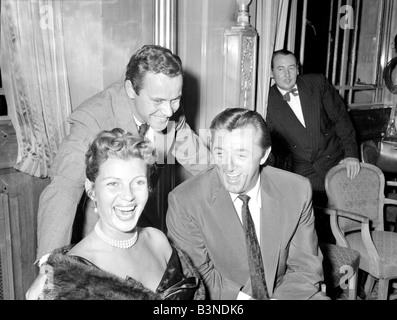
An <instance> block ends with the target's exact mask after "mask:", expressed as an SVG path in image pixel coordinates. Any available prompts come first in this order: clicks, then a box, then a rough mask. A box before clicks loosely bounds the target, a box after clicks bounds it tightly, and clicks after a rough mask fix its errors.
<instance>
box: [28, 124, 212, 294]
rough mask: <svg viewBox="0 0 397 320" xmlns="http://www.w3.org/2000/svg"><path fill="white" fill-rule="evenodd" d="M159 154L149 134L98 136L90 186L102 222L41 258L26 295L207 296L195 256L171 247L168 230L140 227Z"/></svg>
mask: <svg viewBox="0 0 397 320" xmlns="http://www.w3.org/2000/svg"><path fill="white" fill-rule="evenodd" d="M155 160H156V151H155V149H154V147H153V146H152V145H151V143H150V142H149V141H148V140H143V139H142V138H140V137H139V136H136V135H133V134H130V133H127V132H125V131H123V130H122V129H118V128H116V129H113V130H111V131H102V132H100V133H99V134H98V135H97V136H96V137H95V139H94V140H93V142H92V143H91V144H90V146H89V149H88V151H87V153H86V156H85V163H86V176H87V179H86V182H85V189H86V192H87V195H88V196H89V197H90V199H91V200H92V201H93V203H94V204H95V212H96V213H97V214H98V215H99V221H98V222H97V224H96V225H95V228H94V230H93V231H92V232H91V233H89V234H88V235H87V236H86V237H85V238H84V239H82V240H81V241H80V242H79V243H77V244H76V245H75V246H66V247H63V248H60V249H56V250H55V251H53V252H52V253H51V254H50V255H46V256H45V258H44V259H41V261H40V263H41V268H43V269H44V271H45V272H43V274H42V275H39V277H38V279H36V281H35V283H34V284H33V285H32V287H31V289H29V291H28V293H27V295H26V297H27V299H37V298H39V299H73V300H76V299H77V300H86V299H95V300H135V299H156V300H160V299H167V300H180V299H204V298H205V292H204V287H203V284H202V282H201V280H200V276H199V275H198V273H197V272H196V270H195V269H194V267H193V266H192V264H191V263H190V260H189V259H188V257H187V256H186V255H185V254H184V253H183V252H182V251H181V250H180V249H178V248H176V247H173V246H171V245H170V243H169V242H168V239H167V237H166V236H165V234H164V233H163V232H162V231H160V230H158V229H156V228H152V227H147V228H140V227H138V226H137V223H138V220H139V217H140V216H141V213H142V211H143V209H144V207H145V205H146V202H147V200H148V196H149V190H150V186H149V181H150V179H149V177H150V169H151V166H152V165H153V164H154V162H155ZM45 275H46V276H45ZM44 277H46V283H44V280H43V278H44Z"/></svg>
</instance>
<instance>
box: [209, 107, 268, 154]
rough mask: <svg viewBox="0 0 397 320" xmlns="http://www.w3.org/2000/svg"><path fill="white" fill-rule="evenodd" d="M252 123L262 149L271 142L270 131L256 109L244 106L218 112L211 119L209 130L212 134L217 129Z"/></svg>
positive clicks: (232, 128)
mask: <svg viewBox="0 0 397 320" xmlns="http://www.w3.org/2000/svg"><path fill="white" fill-rule="evenodd" d="M249 125H252V126H253V127H254V128H255V129H256V131H257V133H258V141H259V145H260V146H261V148H262V149H263V150H266V149H267V148H269V147H270V146H271V144H272V142H271V138H270V132H269V129H268V127H267V124H266V122H265V120H264V119H263V117H262V116H261V115H260V114H259V113H258V112H256V111H252V110H248V109H244V108H229V109H226V110H224V111H222V112H221V113H219V114H218V115H217V116H215V118H214V119H213V120H212V122H211V125H210V130H211V134H212V136H214V134H215V132H216V131H218V130H222V129H224V130H228V131H232V130H234V129H240V128H245V127H247V126H249Z"/></svg>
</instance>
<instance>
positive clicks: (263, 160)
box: [260, 147, 272, 165]
mask: <svg viewBox="0 0 397 320" xmlns="http://www.w3.org/2000/svg"><path fill="white" fill-rule="evenodd" d="M270 151H272V147H269V148H267V149H266V150H265V153H264V154H263V157H262V158H261V162H260V164H261V165H262V164H264V163H265V162H266V160H267V158H269V155H270Z"/></svg>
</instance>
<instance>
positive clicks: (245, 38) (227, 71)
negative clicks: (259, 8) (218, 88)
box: [223, 0, 258, 110]
mask: <svg viewBox="0 0 397 320" xmlns="http://www.w3.org/2000/svg"><path fill="white" fill-rule="evenodd" d="M236 2H237V4H238V6H239V11H238V14H237V21H236V25H235V26H233V27H231V28H228V29H226V30H225V32H224V58H225V59H224V61H225V63H224V73H223V74H224V82H223V83H224V86H223V102H224V105H223V107H224V109H226V108H236V107H241V108H246V109H250V110H255V86H256V68H257V42H258V34H257V32H256V30H255V29H254V28H253V27H252V26H251V24H250V21H249V20H250V19H249V18H250V15H249V4H250V3H251V0H236Z"/></svg>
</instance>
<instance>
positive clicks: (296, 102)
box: [277, 86, 306, 128]
mask: <svg viewBox="0 0 397 320" xmlns="http://www.w3.org/2000/svg"><path fill="white" fill-rule="evenodd" d="M277 88H278V90H279V91H280V92H281V94H282V95H285V94H286V93H287V92H288V91H285V90H283V89H281V88H279V87H277ZM294 88H296V90H298V88H297V87H296V86H295V87H294ZM297 92H298V93H299V91H297ZM289 96H290V100H289V101H287V102H288V104H289V106H290V107H291V109H292V111H293V112H294V113H295V115H296V117H297V118H298V120H299V121H300V122H301V124H302V125H303V126H304V127H305V128H306V124H305V118H304V117H303V112H302V105H301V101H300V99H299V95H294V94H292V93H290V95H289Z"/></svg>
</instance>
